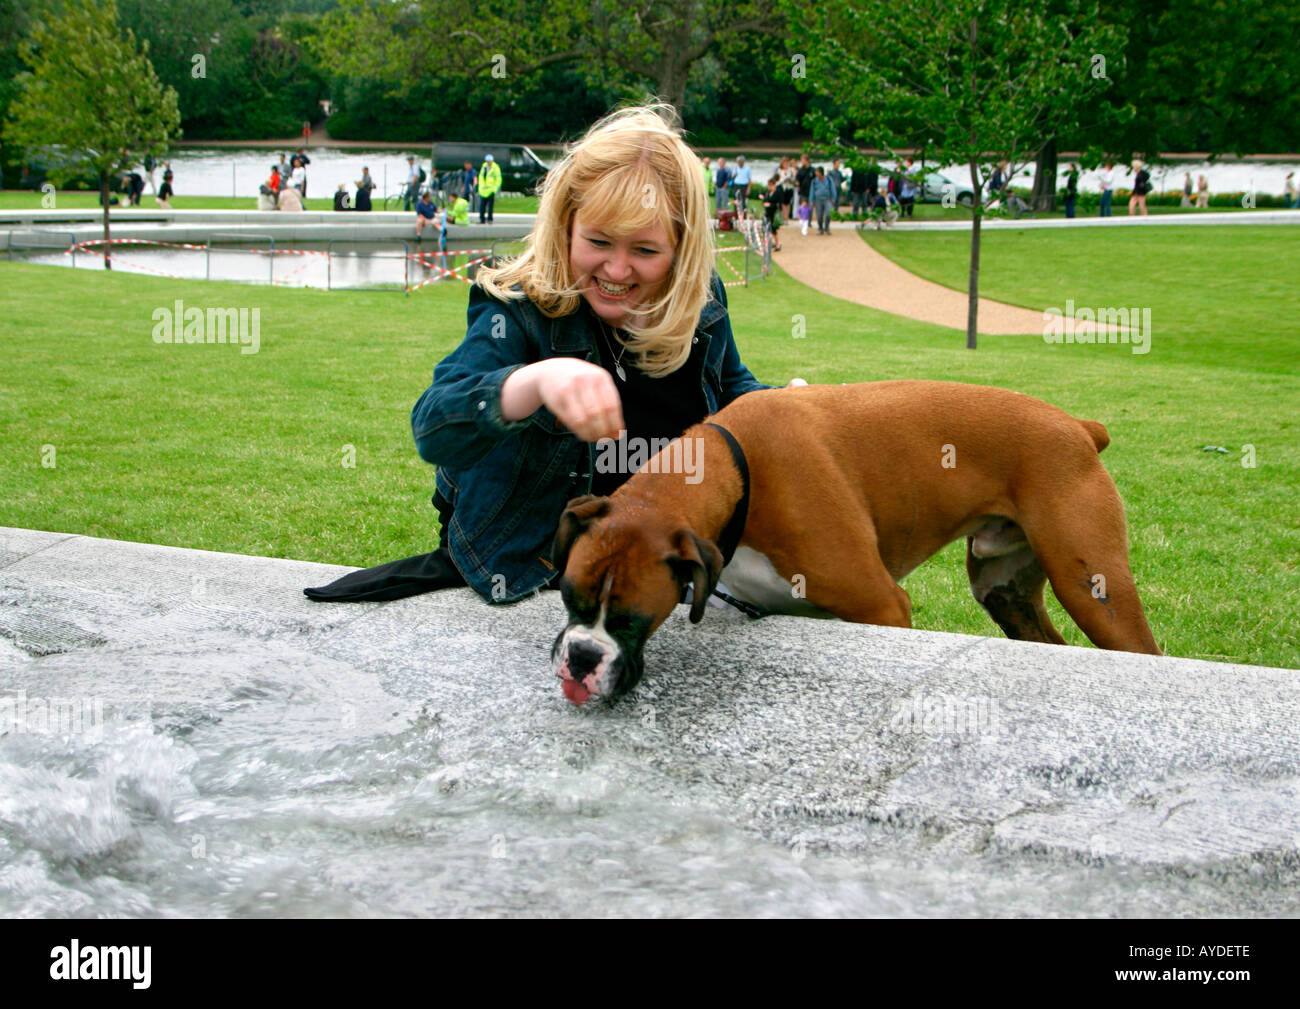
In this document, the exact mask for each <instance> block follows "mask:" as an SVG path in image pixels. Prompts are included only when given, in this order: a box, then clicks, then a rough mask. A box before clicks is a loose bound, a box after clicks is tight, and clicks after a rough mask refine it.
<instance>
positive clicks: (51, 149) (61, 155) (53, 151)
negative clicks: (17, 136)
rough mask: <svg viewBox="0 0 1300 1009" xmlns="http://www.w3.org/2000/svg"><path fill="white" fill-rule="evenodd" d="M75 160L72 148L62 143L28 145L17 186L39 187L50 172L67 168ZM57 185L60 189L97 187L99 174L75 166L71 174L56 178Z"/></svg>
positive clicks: (24, 187) (20, 187) (21, 187)
mask: <svg viewBox="0 0 1300 1009" xmlns="http://www.w3.org/2000/svg"><path fill="white" fill-rule="evenodd" d="M91 153H93V152H91ZM76 160H77V159H76V156H75V152H74V151H73V150H72V148H69V147H64V146H63V145H62V144H49V145H47V146H44V147H28V148H27V149H26V150H24V151H23V160H22V168H21V171H20V173H19V176H18V188H19V189H40V188H41V186H42V185H44V184H45V182H46V180H47V179H48V178H49V176H50V174H51V173H52V172H55V171H56V170H57V169H61V168H67V167H69V166H70V165H71V164H73V162H75V161H76ZM58 185H59V187H60V188H61V189H98V188H99V176H98V175H96V174H95V173H94V172H93V171H91V170H89V169H87V168H84V167H82V168H77V169H74V170H73V172H72V174H70V175H63V176H62V177H61V178H60V179H59V180H58Z"/></svg>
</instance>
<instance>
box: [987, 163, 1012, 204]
mask: <svg viewBox="0 0 1300 1009" xmlns="http://www.w3.org/2000/svg"><path fill="white" fill-rule="evenodd" d="M1010 188H1011V166H1010V165H1009V164H1008V163H1007V162H1005V161H999V162H998V167H997V168H995V169H993V176H992V178H990V179H989V199H990V200H1001V201H1002V202H1003V203H1005V202H1006V199H1007V190H1008V189H1010Z"/></svg>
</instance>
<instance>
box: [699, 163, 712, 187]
mask: <svg viewBox="0 0 1300 1009" xmlns="http://www.w3.org/2000/svg"><path fill="white" fill-rule="evenodd" d="M712 164H713V159H712V158H707V157H706V158H701V159H700V168H701V169H702V170H703V172H704V195H705V196H712V195H713V169H712V168H711V167H710V166H711V165H712Z"/></svg>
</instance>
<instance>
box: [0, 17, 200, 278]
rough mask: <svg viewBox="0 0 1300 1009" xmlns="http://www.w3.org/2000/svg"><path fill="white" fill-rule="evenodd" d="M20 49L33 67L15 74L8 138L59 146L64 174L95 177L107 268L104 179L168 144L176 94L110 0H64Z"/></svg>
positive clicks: (176, 120)
mask: <svg viewBox="0 0 1300 1009" xmlns="http://www.w3.org/2000/svg"><path fill="white" fill-rule="evenodd" d="M22 49H23V60H24V62H26V63H27V65H28V66H30V67H31V70H30V71H29V72H27V73H24V74H23V75H22V76H21V77H20V78H19V84H20V87H21V89H22V90H21V92H20V94H19V97H18V99H17V100H16V101H15V102H14V105H13V107H12V108H11V110H10V111H11V114H12V118H11V120H10V123H9V126H8V129H7V130H6V136H7V137H8V139H9V141H10V142H11V143H13V144H16V145H19V146H45V145H60V146H62V147H63V148H64V149H65V153H66V154H68V155H70V157H69V159H68V161H67V162H66V164H64V165H63V166H62V168H61V169H60V171H61V172H62V173H64V174H70V173H71V172H74V171H76V170H78V169H87V168H88V169H90V170H92V171H94V172H96V173H97V174H98V175H99V192H100V199H101V200H102V202H103V204H104V242H105V248H104V266H105V268H106V269H112V260H111V258H110V256H109V252H110V248H109V246H108V244H107V243H108V240H109V221H108V209H109V206H108V205H109V196H108V184H109V179H110V178H112V177H114V176H116V175H117V174H119V173H120V172H122V171H123V170H124V169H126V168H127V167H128V166H129V165H130V164H131V163H132V159H133V158H137V157H143V156H144V155H146V154H149V155H154V156H158V155H161V154H162V153H163V152H164V151H165V150H166V147H167V143H168V141H169V140H170V139H171V138H172V137H174V136H176V135H177V134H178V133H179V129H180V112H179V110H178V109H177V107H176V92H175V91H173V90H172V89H171V88H167V87H164V86H163V85H162V84H160V83H159V81H158V77H157V75H156V74H155V73H154V71H153V66H152V65H151V64H150V63H149V56H148V52H147V49H148V47H147V46H146V47H145V48H144V49H141V48H140V47H139V46H138V45H137V43H136V40H135V36H134V35H133V34H132V33H131V32H130V31H129V30H127V31H126V32H125V33H124V32H123V31H122V29H121V28H120V27H119V25H118V20H117V6H116V4H115V3H114V0H68V2H67V3H66V4H65V6H64V8H63V11H62V13H61V14H60V15H59V16H57V17H53V18H51V19H50V20H49V21H48V22H47V23H46V24H43V25H40V26H38V27H37V28H36V30H35V31H34V33H33V42H32V43H30V44H25V45H24V46H23V47H22ZM55 181H56V182H57V181H59V179H58V175H57V174H56V175H55Z"/></svg>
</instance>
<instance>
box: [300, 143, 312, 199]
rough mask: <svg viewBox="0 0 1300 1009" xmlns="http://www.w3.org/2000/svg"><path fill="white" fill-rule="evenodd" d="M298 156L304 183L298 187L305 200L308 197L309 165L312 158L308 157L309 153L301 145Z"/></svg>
mask: <svg viewBox="0 0 1300 1009" xmlns="http://www.w3.org/2000/svg"><path fill="white" fill-rule="evenodd" d="M297 157H298V164H299V165H300V166H302V185H300V186H299V187H298V192H299V193H300V194H301V195H302V198H303V199H304V200H305V199H307V166H308V165H310V164H311V158H309V157H307V153H306V152H305V151H304V150H303V149H302V148H301V147H299V148H298V155H297Z"/></svg>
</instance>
